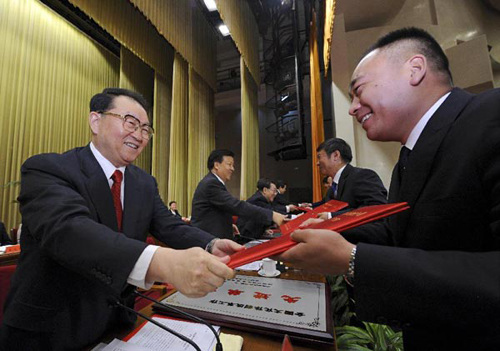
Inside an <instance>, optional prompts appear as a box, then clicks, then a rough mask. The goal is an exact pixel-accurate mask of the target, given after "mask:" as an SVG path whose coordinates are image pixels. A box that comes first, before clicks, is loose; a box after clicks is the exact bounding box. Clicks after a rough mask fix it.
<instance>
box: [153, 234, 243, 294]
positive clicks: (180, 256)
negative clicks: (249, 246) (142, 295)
mask: <svg viewBox="0 0 500 351" xmlns="http://www.w3.org/2000/svg"><path fill="white" fill-rule="evenodd" d="M218 241H222V240H218ZM219 245H223V246H224V245H226V244H225V243H221V244H219ZM235 245H237V244H236V243H235ZM216 246H217V242H216V243H215V244H214V248H215V247H216ZM216 250H218V251H219V250H220V251H222V250H221V249H219V248H217V249H216ZM226 257H227V256H226ZM227 260H229V258H227ZM233 277H234V271H233V270H232V269H231V268H229V267H228V266H226V265H225V264H224V263H223V262H221V259H220V258H218V257H216V256H214V255H211V254H209V253H208V252H206V251H205V250H203V249H201V248H199V247H193V248H191V249H187V250H174V249H169V248H165V247H160V248H158V249H157V250H156V252H155V254H154V255H153V259H152V260H151V264H150V265H149V268H148V271H147V274H146V281H149V282H150V281H162V282H169V283H170V284H172V285H174V286H175V287H176V288H177V290H179V291H180V292H181V293H182V294H184V295H186V296H188V297H202V296H205V295H206V294H208V293H209V292H213V291H215V290H216V289H217V288H218V287H219V286H221V285H222V284H223V283H224V280H226V279H231V278H233Z"/></svg>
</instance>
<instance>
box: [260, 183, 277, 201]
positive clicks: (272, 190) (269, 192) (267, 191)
mask: <svg viewBox="0 0 500 351" xmlns="http://www.w3.org/2000/svg"><path fill="white" fill-rule="evenodd" d="M277 194H278V188H276V184H274V183H271V184H270V186H269V188H264V189H263V190H262V195H264V197H265V198H266V199H267V201H268V202H273V201H274V198H275V197H276V195H277Z"/></svg>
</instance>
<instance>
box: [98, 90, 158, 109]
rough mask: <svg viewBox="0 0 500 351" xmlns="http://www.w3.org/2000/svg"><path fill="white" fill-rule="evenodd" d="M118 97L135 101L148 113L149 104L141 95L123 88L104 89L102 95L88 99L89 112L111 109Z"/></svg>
mask: <svg viewBox="0 0 500 351" xmlns="http://www.w3.org/2000/svg"><path fill="white" fill-rule="evenodd" d="M118 96H127V97H129V98H131V99H134V100H135V101H137V102H138V103H139V104H140V105H141V106H142V107H143V108H144V110H146V112H148V111H149V104H148V102H147V101H146V99H145V98H144V96H142V95H141V94H139V93H137V92H135V91H132V90H128V89H123V88H106V89H104V90H103V91H102V93H98V94H95V95H94V96H92V99H90V112H92V111H94V112H105V111H108V110H109V109H111V108H113V101H114V100H115V98H116V97H118Z"/></svg>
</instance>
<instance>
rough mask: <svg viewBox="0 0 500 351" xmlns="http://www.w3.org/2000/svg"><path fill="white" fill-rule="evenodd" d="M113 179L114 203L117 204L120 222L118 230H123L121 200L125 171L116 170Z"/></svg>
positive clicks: (117, 215)
mask: <svg viewBox="0 0 500 351" xmlns="http://www.w3.org/2000/svg"><path fill="white" fill-rule="evenodd" d="M111 179H113V186H111V194H112V195H113V203H114V205H115V213H116V220H117V222H118V230H119V231H122V214H123V213H122V201H121V199H120V198H121V190H122V179H123V173H122V172H121V171H119V170H116V171H115V173H113V175H112V176H111Z"/></svg>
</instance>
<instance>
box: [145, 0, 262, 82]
mask: <svg viewBox="0 0 500 351" xmlns="http://www.w3.org/2000/svg"><path fill="white" fill-rule="evenodd" d="M143 1H144V0H143ZM216 3H217V10H218V11H219V13H220V16H221V17H222V20H223V21H224V24H225V25H226V26H227V27H228V29H229V32H230V33H231V38H232V39H233V40H234V43H235V44H236V47H237V48H238V51H239V52H240V55H241V56H242V57H243V61H245V64H246V66H247V67H248V70H249V71H250V74H251V75H252V77H253V79H254V81H255V82H256V83H257V85H259V84H260V65H259V27H258V26H257V22H256V21H255V16H254V14H253V12H252V10H251V9H250V6H249V5H248V3H247V2H246V1H241V0H216Z"/></svg>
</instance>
